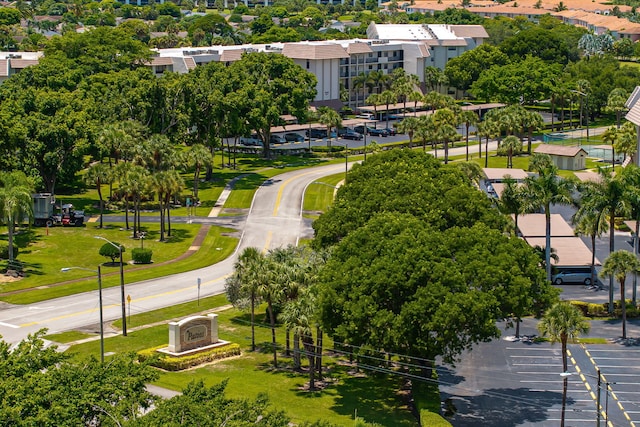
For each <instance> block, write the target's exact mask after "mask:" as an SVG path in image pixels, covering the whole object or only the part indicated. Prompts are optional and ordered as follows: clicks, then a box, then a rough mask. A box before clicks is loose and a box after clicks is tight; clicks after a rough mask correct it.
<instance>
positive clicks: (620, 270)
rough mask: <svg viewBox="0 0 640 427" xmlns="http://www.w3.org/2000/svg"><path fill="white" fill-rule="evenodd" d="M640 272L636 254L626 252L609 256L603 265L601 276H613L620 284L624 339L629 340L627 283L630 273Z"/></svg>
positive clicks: (616, 252) (639, 263) (619, 251)
mask: <svg viewBox="0 0 640 427" xmlns="http://www.w3.org/2000/svg"><path fill="white" fill-rule="evenodd" d="M638 271H640V261H638V258H637V257H636V255H635V254H632V253H631V252H628V251H625V250H617V251H615V252H612V253H610V254H609V256H608V257H607V259H606V260H605V261H604V264H603V265H602V271H600V274H601V275H602V276H603V277H605V276H607V275H608V276H610V277H611V276H613V277H615V278H616V280H618V282H619V283H620V309H621V310H622V339H627V299H626V295H625V281H626V279H627V275H628V274H629V273H637V272H638Z"/></svg>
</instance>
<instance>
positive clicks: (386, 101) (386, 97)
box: [380, 89, 398, 127]
mask: <svg viewBox="0 0 640 427" xmlns="http://www.w3.org/2000/svg"><path fill="white" fill-rule="evenodd" d="M380 101H381V102H382V104H383V105H385V107H386V110H387V127H389V105H391V104H395V103H396V101H398V97H397V95H396V94H395V92H393V91H391V90H389V89H387V90H385V91H384V92H382V93H381V94H380Z"/></svg>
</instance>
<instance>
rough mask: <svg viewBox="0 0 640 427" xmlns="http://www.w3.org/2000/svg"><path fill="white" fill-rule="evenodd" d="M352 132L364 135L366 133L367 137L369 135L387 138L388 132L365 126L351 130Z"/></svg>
mask: <svg viewBox="0 0 640 427" xmlns="http://www.w3.org/2000/svg"><path fill="white" fill-rule="evenodd" d="M353 130H355V131H356V132H358V133H361V134H364V133H366V134H367V135H371V136H389V132H387V131H386V130H385V129H375V128H370V127H367V126H363V125H360V126H356V127H354V128H353Z"/></svg>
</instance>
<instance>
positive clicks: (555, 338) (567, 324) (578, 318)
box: [538, 302, 589, 427]
mask: <svg viewBox="0 0 640 427" xmlns="http://www.w3.org/2000/svg"><path fill="white" fill-rule="evenodd" d="M538 330H539V331H540V333H541V334H542V335H544V336H548V337H549V339H550V340H551V343H556V342H560V344H561V345H562V372H563V373H565V372H567V369H568V366H567V342H568V341H569V340H572V341H573V340H575V339H576V338H577V337H579V336H580V335H581V334H586V333H588V332H589V323H588V322H587V321H586V320H585V319H584V317H583V316H582V313H581V312H580V310H578V309H577V308H576V307H574V306H572V305H571V304H569V303H567V302H558V303H556V304H555V305H554V306H553V307H551V308H550V309H549V310H547V312H546V313H545V315H544V317H543V318H542V320H541V321H540V323H538ZM567 381H568V378H567V377H566V376H565V378H564V381H563V383H564V386H563V389H562V413H561V416H560V427H564V418H565V408H566V402H567Z"/></svg>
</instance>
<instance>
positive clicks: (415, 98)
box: [407, 90, 424, 117]
mask: <svg viewBox="0 0 640 427" xmlns="http://www.w3.org/2000/svg"><path fill="white" fill-rule="evenodd" d="M423 99H424V95H423V94H422V92H420V91H418V90H414V91H413V92H411V93H410V94H409V95H408V96H407V101H410V102H413V116H414V117H417V116H418V102H422V100H423Z"/></svg>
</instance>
